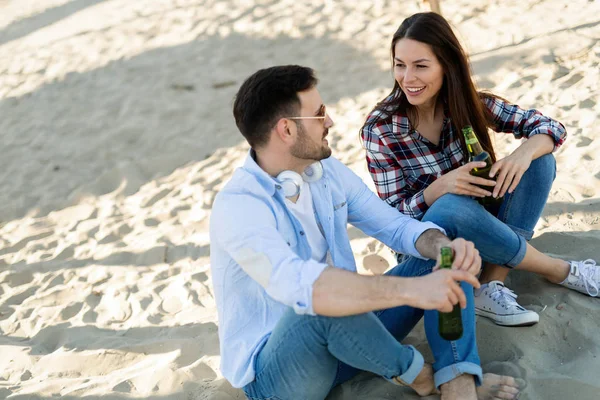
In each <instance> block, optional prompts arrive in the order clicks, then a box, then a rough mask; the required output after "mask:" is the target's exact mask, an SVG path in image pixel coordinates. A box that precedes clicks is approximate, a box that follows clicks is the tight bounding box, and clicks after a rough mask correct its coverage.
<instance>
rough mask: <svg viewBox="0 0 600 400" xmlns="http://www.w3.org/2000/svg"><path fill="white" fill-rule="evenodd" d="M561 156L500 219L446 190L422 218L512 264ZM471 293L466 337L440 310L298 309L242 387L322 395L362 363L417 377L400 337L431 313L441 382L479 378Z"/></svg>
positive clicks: (284, 395) (260, 395)
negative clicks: (453, 335) (447, 324)
mask: <svg viewBox="0 0 600 400" xmlns="http://www.w3.org/2000/svg"><path fill="white" fill-rule="evenodd" d="M555 174H556V163H555V161H554V157H553V156H552V155H550V154H549V155H545V156H542V157H540V158H538V159H537V160H535V161H533V162H532V164H531V166H530V167H529V169H528V170H527V171H526V172H525V174H524V175H523V178H522V180H521V182H520V183H519V185H518V186H517V189H516V190H515V191H514V192H513V194H512V195H510V194H507V195H506V196H505V199H504V202H503V204H502V206H501V207H500V210H499V213H498V218H496V217H494V216H493V215H492V214H490V213H488V212H487V211H486V210H485V209H484V208H483V207H482V206H480V205H479V203H477V201H475V200H473V199H471V198H469V197H466V196H457V195H452V194H448V195H444V196H442V197H440V198H439V199H438V200H437V201H436V202H435V203H434V204H433V205H432V206H431V207H430V208H429V210H428V211H427V213H426V214H425V216H424V217H423V220H424V221H432V222H435V223H436V224H438V225H440V226H441V227H443V228H444V229H446V232H447V233H448V235H449V236H450V237H452V238H456V237H463V238H465V239H467V240H471V241H473V242H475V246H476V248H477V249H478V250H479V252H480V254H481V256H482V258H483V259H484V260H486V261H489V262H492V263H495V264H499V265H507V266H510V267H514V266H516V265H518V264H519V263H520V262H521V261H522V259H523V257H524V256H525V251H526V240H529V239H531V236H532V235H533V228H534V227H535V224H536V223H537V221H538V219H539V217H540V215H541V213H542V210H543V208H544V205H545V204H546V201H547V198H548V193H549V192H550V187H551V186H552V181H553V180H554V177H555ZM434 264H435V262H434V261H432V260H429V261H424V260H419V259H416V258H412V257H405V258H404V261H403V262H402V263H401V264H399V265H398V266H396V267H395V268H393V269H392V270H390V271H389V272H388V273H387V275H395V276H404V277H414V276H423V275H426V274H428V273H430V272H431V268H433V265H434ZM462 287H463V289H464V290H465V294H466V295H467V302H468V305H467V309H466V310H463V312H462V315H463V328H464V335H463V337H462V338H461V339H460V340H458V341H455V342H448V341H445V340H443V339H441V338H440V337H439V334H438V332H437V329H438V328H437V320H438V319H437V312H436V311H425V312H423V310H419V309H415V308H412V307H407V306H405V307H396V308H392V309H388V310H383V311H378V312H374V313H367V314H361V315H355V316H351V317H342V318H331V317H320V316H303V315H296V314H295V313H294V312H293V311H290V312H289V313H288V314H287V315H285V316H284V317H283V318H282V319H281V321H279V323H278V324H277V326H276V328H275V329H274V330H273V332H272V333H271V336H270V338H269V339H268V340H267V342H266V344H265V346H264V347H263V348H262V349H261V350H260V352H259V354H258V358H257V361H256V378H255V380H254V381H252V382H251V383H249V384H248V385H246V386H245V387H244V392H245V393H246V395H247V396H248V397H249V398H250V399H282V400H284V399H297V398H302V399H322V398H325V396H327V394H328V393H329V391H330V390H331V389H332V388H333V387H334V386H336V385H338V384H340V383H343V382H345V381H347V380H348V379H350V378H352V377H353V376H354V375H356V373H357V372H359V370H366V371H371V372H373V373H376V374H378V375H381V376H383V377H385V378H387V379H390V378H391V377H393V376H399V377H400V378H401V379H403V380H404V381H405V382H408V383H411V382H412V381H413V379H414V378H415V377H416V375H417V374H418V373H419V371H420V369H421V367H422V365H423V359H422V356H421V355H420V354H419V353H418V352H417V351H416V350H415V349H414V348H413V347H412V346H403V345H402V344H400V342H399V341H400V340H402V339H403V338H405V337H406V335H407V334H408V333H409V332H410V331H411V330H412V329H413V327H414V326H415V325H416V323H417V322H418V321H419V320H420V319H421V317H422V316H423V315H424V316H425V331H426V334H427V339H428V341H429V345H430V347H431V349H432V352H433V355H434V358H435V363H434V370H435V376H434V378H435V383H436V386H438V387H439V386H440V385H441V384H443V383H445V382H448V381H450V380H452V379H453V378H455V377H457V376H458V375H460V374H462V373H468V374H472V375H474V376H475V377H476V380H477V381H478V383H480V381H481V368H480V366H479V365H480V362H479V356H478V354H477V346H476V342H475V319H474V307H473V290H472V287H471V286H469V285H467V284H464V283H463V284H462Z"/></svg>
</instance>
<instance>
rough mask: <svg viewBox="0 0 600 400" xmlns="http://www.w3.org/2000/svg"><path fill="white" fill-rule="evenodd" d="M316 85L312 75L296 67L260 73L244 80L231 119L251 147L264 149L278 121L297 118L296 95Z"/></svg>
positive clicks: (266, 70)
mask: <svg viewBox="0 0 600 400" xmlns="http://www.w3.org/2000/svg"><path fill="white" fill-rule="evenodd" d="M316 84H317V78H316V77H315V75H314V71H313V70H312V69H311V68H307V67H301V66H299V65H283V66H277V67H271V68H265V69H261V70H259V71H257V72H255V73H254V74H252V75H251V76H250V77H249V78H248V79H246V81H245V82H244V83H243V84H242V86H241V87H240V89H239V90H238V92H237V94H236V96H235V101H234V103H233V116H234V117H235V123H236V125H237V127H238V129H239V130H240V132H241V133H242V135H243V136H244V137H245V138H246V140H247V141H248V143H249V144H250V147H252V148H259V147H261V146H264V145H266V144H267V142H268V141H269V132H270V131H271V129H272V128H273V126H274V125H275V124H276V123H277V121H278V120H279V119H280V118H284V117H291V116H297V114H298V112H299V111H300V98H299V97H298V92H303V91H305V90H309V89H311V88H313V87H315V86H316Z"/></svg>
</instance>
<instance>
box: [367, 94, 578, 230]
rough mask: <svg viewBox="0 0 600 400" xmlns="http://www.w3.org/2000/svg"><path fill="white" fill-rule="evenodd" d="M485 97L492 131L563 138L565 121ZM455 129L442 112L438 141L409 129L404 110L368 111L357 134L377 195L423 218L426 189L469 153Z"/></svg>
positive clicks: (556, 141)
mask: <svg viewBox="0 0 600 400" xmlns="http://www.w3.org/2000/svg"><path fill="white" fill-rule="evenodd" d="M483 101H484V103H485V105H486V107H487V108H488V109H489V111H490V112H491V114H492V116H493V125H494V126H493V130H494V131H496V132H505V133H512V134H513V135H514V136H515V138H517V139H521V138H530V137H532V136H533V135H539V134H543V135H549V136H551V137H552V138H553V139H554V150H556V149H557V148H558V147H559V146H560V145H562V144H563V142H564V141H565V138H566V135H567V132H566V130H565V127H564V126H563V125H562V124H561V123H560V122H558V121H555V120H553V119H551V118H548V117H546V116H544V115H542V113H540V112H539V111H537V110H524V109H522V108H520V107H519V106H517V105H514V104H510V103H507V102H504V101H502V100H500V99H496V98H485V99H484V100H483ZM459 134H460V132H456V129H455V128H454V127H453V126H452V124H451V121H450V117H449V116H448V115H446V117H445V119H444V124H443V128H442V134H441V137H440V142H439V143H438V145H437V146H436V145H434V144H433V143H431V142H430V141H428V140H427V139H425V138H424V137H423V136H421V135H420V134H419V133H418V132H417V131H416V130H415V129H413V128H412V127H411V125H410V122H409V120H408V118H407V117H406V116H402V115H392V116H391V117H390V116H389V115H387V114H385V112H382V111H374V112H372V113H371V114H370V115H369V116H368V118H367V122H366V124H365V126H364V127H363V129H362V132H361V137H362V141H363V146H364V147H365V149H366V157H367V164H368V168H369V172H370V173H371V177H372V178H373V181H374V182H375V187H376V189H377V193H378V194H379V197H381V198H382V199H383V200H385V201H386V202H387V203H388V204H390V205H391V206H392V207H395V208H397V209H398V210H399V211H400V212H402V213H404V214H407V215H409V216H411V217H413V218H417V219H421V217H423V214H425V211H427V208H428V205H427V203H425V197H424V196H423V192H424V191H425V189H426V188H427V187H428V186H429V185H430V184H431V183H432V182H434V181H435V180H436V179H437V178H438V177H440V176H442V175H443V174H445V173H447V172H449V171H451V170H453V169H455V168H457V167H460V166H461V165H464V164H465V160H466V158H467V157H466V156H465V154H464V153H463V150H462V148H461V146H460V142H459V140H458V136H457V135H459Z"/></svg>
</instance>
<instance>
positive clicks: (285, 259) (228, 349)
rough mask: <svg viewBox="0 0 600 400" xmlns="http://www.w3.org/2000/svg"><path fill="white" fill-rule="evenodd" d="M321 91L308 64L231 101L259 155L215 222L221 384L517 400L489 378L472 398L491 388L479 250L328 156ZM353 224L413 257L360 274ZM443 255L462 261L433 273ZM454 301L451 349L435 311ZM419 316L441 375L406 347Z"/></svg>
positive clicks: (258, 79)
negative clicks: (361, 380) (363, 374)
mask: <svg viewBox="0 0 600 400" xmlns="http://www.w3.org/2000/svg"><path fill="white" fill-rule="evenodd" d="M316 84H317V79H316V78H315V77H314V75H313V71H312V70H311V69H309V68H305V67H300V66H280V67H273V68H267V69H263V70H260V71H258V72H256V73H255V74H254V75H252V76H251V77H249V78H248V79H247V80H246V81H245V82H244V83H243V84H242V86H241V87H240V89H239V91H238V94H237V96H236V99H235V103H234V107H233V111H234V116H235V120H236V123H237V126H238V128H239V129H240V131H241V133H242V135H243V136H244V137H245V138H246V140H247V141H248V143H249V144H250V146H251V148H252V149H251V150H250V153H249V155H248V158H247V159H246V162H245V164H244V166H243V167H242V168H240V169H238V170H237V171H236V172H235V173H234V175H233V177H232V179H231V181H230V182H228V183H227V185H226V186H225V187H224V188H223V190H222V191H221V192H220V193H219V194H218V195H217V198H216V199H215V203H214V206H213V212H212V217H211V226H210V235H211V268H212V273H213V285H214V292H215V297H216V301H217V306H218V312H219V337H220V341H221V356H222V362H221V369H222V372H223V375H224V376H225V378H227V379H228V380H229V381H230V382H231V384H232V385H233V386H234V387H241V388H243V390H244V392H245V393H246V395H247V396H248V397H250V398H253V399H255V398H257V399H263V398H271V397H273V398H279V399H323V398H325V397H326V396H327V394H328V393H329V391H330V390H331V388H333V387H334V386H335V385H337V384H339V383H342V382H344V381H346V380H348V379H350V378H351V377H352V376H353V375H355V374H356V373H357V372H358V371H359V370H367V371H371V372H374V373H376V374H379V375H381V376H383V377H384V378H386V379H387V380H389V381H391V382H393V383H397V384H401V385H408V386H410V387H412V388H413V389H414V390H415V391H417V393H419V394H420V395H428V394H430V393H432V392H434V391H435V390H436V388H439V389H440V391H441V393H442V396H443V397H444V398H445V399H475V398H477V396H478V395H479V397H480V398H482V397H485V398H493V397H492V394H493V393H502V394H506V396H507V397H503V398H511V397H508V396H512V394H513V393H515V394H516V393H517V392H518V391H517V389H516V388H515V387H514V380H510V379H505V378H506V377H499V376H497V375H494V376H491V375H490V376H491V379H487V378H488V375H489V374H487V375H486V380H485V381H484V384H483V386H481V387H480V388H479V389H478V392H477V393H476V390H475V384H476V383H478V384H480V383H481V382H482V379H483V377H482V372H481V367H480V362H479V356H478V353H477V347H476V342H475V317H474V309H473V287H472V286H475V287H479V283H478V281H477V279H476V278H475V274H477V273H478V272H479V270H480V265H481V258H480V257H479V254H478V252H477V250H475V248H474V246H473V244H472V243H470V242H466V241H465V240H463V239H455V240H450V239H449V238H447V237H446V236H445V234H444V231H443V230H442V229H441V228H439V227H438V226H436V225H435V224H433V223H431V222H419V221H416V220H414V219H411V218H410V217H407V216H404V215H403V214H401V213H398V212H397V211H396V210H394V209H393V208H391V207H389V206H388V205H387V204H386V203H384V202H383V201H381V200H380V199H379V198H378V197H377V196H376V195H375V194H374V193H372V192H371V191H370V190H369V189H368V188H367V187H366V185H365V184H364V183H363V182H362V180H361V179H360V178H359V177H358V176H356V175H355V174H354V173H353V172H352V171H351V170H350V169H348V168H347V167H345V166H344V165H343V164H342V163H341V162H339V161H338V160H336V159H334V158H333V157H330V156H331V149H330V148H329V145H328V142H327V138H326V137H327V134H328V131H329V128H330V127H331V126H333V121H332V120H331V118H330V117H329V116H328V115H327V112H326V109H325V106H324V105H323V104H322V100H321V97H320V95H319V92H318V91H317V89H316ZM303 172H304V176H303V177H302V174H303ZM308 172H312V173H313V174H312V175H313V176H307V175H310V174H308ZM347 223H351V224H353V225H354V226H356V227H357V228H359V229H361V230H362V231H363V232H365V233H366V234H368V235H370V236H373V237H375V238H376V239H378V240H380V241H382V242H383V243H385V244H386V245H388V246H389V247H391V248H392V249H394V250H396V251H398V252H401V253H403V254H406V255H408V256H409V257H407V261H405V262H403V263H402V264H400V265H398V266H396V267H395V268H393V269H392V270H391V271H390V272H389V273H388V274H386V275H385V276H375V277H373V276H361V275H358V274H357V273H356V265H355V261H354V258H353V254H352V249H351V247H350V241H349V238H348V235H347V230H346V226H347ZM443 246H450V247H451V248H452V249H453V251H454V254H455V261H454V264H453V270H437V271H435V272H433V273H432V270H433V269H434V266H435V261H434V260H435V259H436V258H437V257H438V254H439V253H440V248H441V247H443ZM457 282H460V284H459V283H457ZM458 303H459V304H460V305H461V306H462V307H463V309H464V310H463V313H462V314H463V326H464V334H463V336H462V338H460V339H459V340H457V341H454V342H449V341H445V340H443V339H442V338H441V337H440V336H439V334H438V331H437V329H438V326H437V318H438V314H437V311H436V310H439V311H444V312H449V311H451V310H452V308H453V306H454V305H455V304H458ZM465 307H466V308H465ZM423 310H425V311H423ZM423 315H424V316H425V328H426V331H427V336H428V339H429V344H430V346H431V348H432V351H433V354H434V356H435V360H436V362H435V364H434V365H433V366H432V365H429V364H425V363H424V361H423V357H422V355H421V354H420V353H419V352H418V351H417V350H416V349H415V348H413V347H412V346H404V345H402V344H401V343H400V342H399V340H401V339H403V338H404V337H405V336H406V335H407V334H408V333H409V332H410V330H411V329H412V328H413V327H414V326H415V324H416V323H417V322H418V321H419V320H420V318H421V317H422V316H423Z"/></svg>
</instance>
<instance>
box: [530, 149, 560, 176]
mask: <svg viewBox="0 0 600 400" xmlns="http://www.w3.org/2000/svg"><path fill="white" fill-rule="evenodd" d="M526 174H533V175H534V176H535V179H537V180H539V179H543V180H549V181H550V182H552V181H554V178H555V177H556V160H555V159H554V156H553V155H552V153H550V154H544V155H543V156H541V157H538V158H536V159H535V160H533V161H532V162H531V165H530V166H529V168H528V169H527V172H526ZM544 178H545V179H544Z"/></svg>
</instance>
